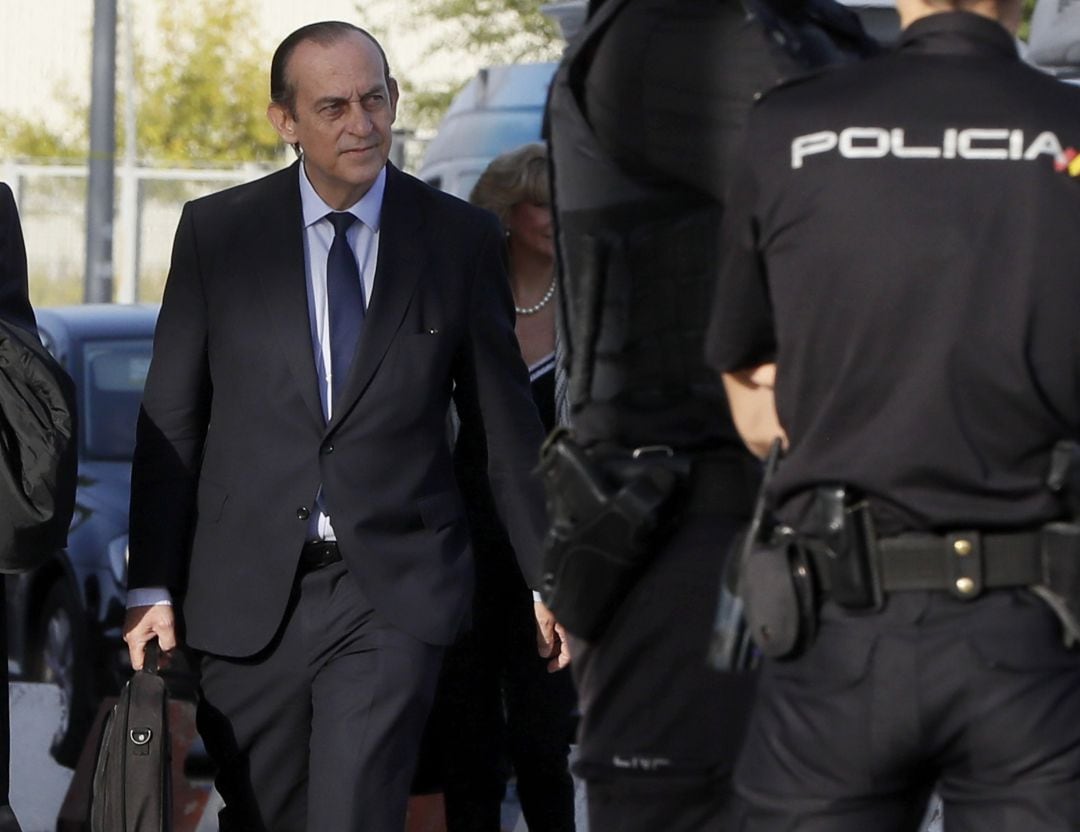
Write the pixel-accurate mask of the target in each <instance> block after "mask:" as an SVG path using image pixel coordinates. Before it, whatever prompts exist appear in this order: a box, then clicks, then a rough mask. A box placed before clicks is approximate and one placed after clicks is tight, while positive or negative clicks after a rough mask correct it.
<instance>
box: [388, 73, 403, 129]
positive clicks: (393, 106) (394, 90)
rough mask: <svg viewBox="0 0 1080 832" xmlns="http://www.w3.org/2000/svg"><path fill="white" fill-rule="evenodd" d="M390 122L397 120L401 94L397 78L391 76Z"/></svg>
mask: <svg viewBox="0 0 1080 832" xmlns="http://www.w3.org/2000/svg"><path fill="white" fill-rule="evenodd" d="M389 92H390V123H391V124H393V123H394V122H395V121H396V120H397V103H398V97H399V95H400V94H401V93H400V91H399V90H398V85H397V78H394V77H391V78H390V90H389Z"/></svg>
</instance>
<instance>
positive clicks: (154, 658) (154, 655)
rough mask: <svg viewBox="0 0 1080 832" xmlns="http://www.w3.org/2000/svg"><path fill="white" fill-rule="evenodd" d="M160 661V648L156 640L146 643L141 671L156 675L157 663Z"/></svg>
mask: <svg viewBox="0 0 1080 832" xmlns="http://www.w3.org/2000/svg"><path fill="white" fill-rule="evenodd" d="M160 660H161V647H160V646H159V645H158V640H157V639H156V638H152V639H150V641H148V642H146V653H145V654H144V656H143V670H145V671H146V672H147V673H157V672H158V663H159V662H160Z"/></svg>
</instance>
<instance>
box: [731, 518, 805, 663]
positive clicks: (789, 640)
mask: <svg viewBox="0 0 1080 832" xmlns="http://www.w3.org/2000/svg"><path fill="white" fill-rule="evenodd" d="M737 594H738V596H739V597H740V598H741V599H742V601H743V604H744V606H745V615H746V623H747V627H748V629H749V631H750V637H751V638H752V639H753V641H754V644H756V645H757V647H758V649H759V650H760V651H761V653H762V655H765V656H768V657H769V658H771V659H793V658H796V657H797V656H798V655H799V654H800V653H802V651H803V650H804V649H806V647H808V646H809V645H810V643H811V642H812V641H813V639H814V636H815V634H816V633H817V590H816V585H815V582H814V571H813V569H812V568H811V562H810V557H809V552H808V551H807V549H806V548H805V546H804V545H803V544H802V543H800V542H799V540H798V539H797V538H796V536H795V534H794V533H793V532H792V531H791V530H790V529H786V528H784V527H780V528H778V529H776V530H775V531H774V532H773V533H772V534H771V535H770V536H769V538H768V539H767V540H764V541H758V542H756V543H753V544H752V545H751V547H750V549H749V552H748V554H747V557H746V559H745V561H744V562H743V564H742V568H741V570H740V572H739V577H738V592H737Z"/></svg>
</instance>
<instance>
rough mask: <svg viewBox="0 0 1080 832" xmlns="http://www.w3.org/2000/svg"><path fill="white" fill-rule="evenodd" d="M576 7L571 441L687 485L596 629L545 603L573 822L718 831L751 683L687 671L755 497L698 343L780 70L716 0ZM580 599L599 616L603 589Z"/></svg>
mask: <svg viewBox="0 0 1080 832" xmlns="http://www.w3.org/2000/svg"><path fill="white" fill-rule="evenodd" d="M597 8H598V11H596V9H597ZM594 11H595V13H594V14H593V15H592V16H591V18H590V20H589V23H588V24H587V27H586V30H585V31H584V32H583V33H582V34H581V35H580V36H579V37H578V38H577V40H576V41H575V43H574V45H573V46H572V47H571V49H570V50H569V51H568V53H567V55H566V57H565V59H564V61H563V64H562V66H561V67H560V69H559V71H558V73H557V74H556V78H555V81H554V83H553V85H552V94H551V101H550V105H549V111H548V115H549V134H550V135H549V138H550V140H551V148H552V159H553V168H554V199H555V207H556V220H557V227H558V241H559V251H560V265H561V281H562V282H561V283H560V287H561V290H560V296H559V301H560V325H561V326H562V332H563V339H562V342H563V344H564V345H565V346H566V348H567V349H566V359H567V366H568V370H569V391H568V399H569V403H570V408H571V420H572V424H573V430H574V441H576V443H578V445H579V446H580V447H581V448H583V449H585V451H586V452H587V456H588V459H589V460H590V462H591V463H592V464H594V465H595V466H596V467H597V468H598V469H599V470H600V471H601V472H602V475H601V479H603V480H605V481H607V482H616V483H618V484H621V483H622V482H624V481H625V480H623V479H621V477H623V476H627V477H629V476H632V475H630V474H626V472H627V471H628V470H630V469H632V470H634V471H636V472H637V473H639V474H640V473H641V472H642V471H648V470H650V467H652V468H653V470H662V469H664V468H665V466H669V465H670V466H673V467H675V468H679V467H682V470H683V472H684V475H685V476H684V477H683V478H682V480H681V482H680V483H679V485H678V486H677V487H676V488H675V490H674V493H673V494H672V495H670V497H669V499H668V501H667V503H665V505H664V506H663V508H662V509H661V510H659V511H658V512H657V514H658V517H659V524H660V526H661V529H660V530H659V531H658V532H657V533H656V536H655V537H654V538H653V540H652V543H651V545H650V546H649V547H648V551H647V553H646V554H645V557H644V565H643V566H642V567H641V568H642V571H641V572H640V574H638V575H637V576H636V578H637V579H636V581H635V582H634V583H633V585H632V586H631V587H630V588H629V589H628V590H627V591H626V594H625V595H624V596H620V597H619V598H618V599H617V600H618V602H619V603H618V605H617V608H616V610H615V612H614V613H613V614H612V615H611V617H610V620H608V621H606V622H605V623H606V627H605V628H604V629H603V631H602V633H600V634H598V635H590V636H589V637H588V638H581V637H580V636H581V635H582V632H581V631H578V632H575V631H574V629H573V627H572V626H571V621H572V620H573V619H572V617H565V618H564V615H563V614H564V613H566V612H567V610H566V608H565V607H561V606H560V605H559V601H558V598H559V596H558V594H556V595H555V596H551V595H549V596H548V600H549V601H550V602H551V603H552V607H553V609H554V610H555V612H556V614H557V615H558V616H559V617H560V619H561V620H563V623H564V624H566V625H567V626H568V628H569V629H570V630H571V635H572V636H578V637H575V638H573V639H572V643H571V648H572V649H571V653H572V656H573V662H572V664H571V667H572V669H573V671H574V678H575V682H576V683H577V687H578V693H579V699H580V704H581V712H582V716H581V723H580V732H579V761H578V763H577V767H576V768H577V773H578V774H579V775H580V776H582V777H583V778H584V779H585V780H586V782H587V792H588V805H589V818H590V827H591V828H592V829H594V830H597V831H598V832H599V830H616V829H618V830H621V831H623V832H633V830H649V831H650V832H653V830H658V829H663V830H665V831H666V832H677V831H678V830H688V831H689V830H693V832H703V830H710V829H720V828H724V827H723V826H722V823H723V818H724V817H725V813H726V811H727V805H726V804H727V801H728V798H729V796H730V795H729V788H728V783H729V779H730V774H731V770H732V766H733V762H734V757H735V753H736V750H737V748H738V746H739V744H740V742H741V737H742V734H743V731H744V728H745V721H746V718H747V715H748V706H749V701H750V695H751V693H752V688H753V679H752V678H751V677H749V676H747V675H743V674H734V673H721V672H717V671H714V670H712V669H710V668H708V667H707V666H706V658H705V657H706V654H707V647H708V640H709V636H710V631H711V624H712V620H713V616H714V611H715V608H716V600H717V588H718V586H719V581H720V572H721V568H722V566H723V561H724V555H725V553H726V549H727V548H728V545H729V543H730V541H731V539H732V536H733V534H734V532H735V531H736V530H737V529H738V528H739V526H740V525H741V524H742V523H743V522H744V520H745V517H746V515H747V514H748V512H749V508H750V505H751V503H752V501H753V496H754V493H755V491H756V488H757V483H758V480H759V465H758V463H757V462H756V460H754V459H753V458H752V457H751V456H750V454H749V453H748V452H747V450H746V449H745V447H744V446H743V444H742V442H741V440H740V439H739V437H738V435H737V434H736V432H735V430H734V426H733V425H732V423H731V419H730V416H729V414H728V411H727V406H726V402H725V399H724V395H723V390H722V387H721V385H720V383H719V379H718V378H717V376H716V375H715V373H714V372H712V370H711V369H710V368H709V367H708V366H707V365H706V363H705V360H704V349H703V343H704V331H705V326H706V323H707V317H708V312H709V308H710V304H709V298H710V293H711V290H712V284H713V282H714V279H715V269H716V267H717V265H718V263H719V228H720V219H721V215H722V212H723V204H724V199H723V197H724V193H725V191H726V189H727V187H728V186H729V184H730V164H731V160H732V156H733V153H734V148H735V146H736V145H737V136H738V131H739V129H740V128H741V126H742V124H743V122H744V120H745V116H746V113H747V112H748V111H749V108H750V104H751V102H752V99H753V96H754V94H755V93H756V92H758V91H760V90H763V89H766V88H768V87H769V86H771V85H772V84H773V83H775V82H776V80H778V78H779V77H780V70H778V68H777V63H776V61H775V58H776V56H774V55H772V54H771V52H770V49H769V47H768V45H767V43H766V39H765V38H764V37H763V34H762V31H761V29H760V28H758V27H757V25H756V24H754V23H753V22H751V21H750V20H749V19H748V18H747V15H746V12H745V11H744V8H743V5H742V4H741V3H739V2H736V1H734V0H727V2H714V1H713V0H708V2H703V1H702V0H605V2H604V3H603V6H602V7H597V6H594ZM841 12H842V10H841ZM849 22H851V21H850V20H849ZM853 28H854V31H855V34H856V36H857V35H858V34H859V33H860V31H861V30H859V27H858V25H857V23H855V24H854V27H853ZM787 65H788V66H791V65H792V64H790V63H789V64H787ZM643 476H647V474H646V475H643ZM554 490H555V491H556V492H558V491H559V488H558V486H556V487H555V489H554ZM563 496H564V497H565V492H564V494H563ZM566 502H569V503H571V505H569V507H568V509H567V511H568V513H570V514H575V515H580V514H581V513H582V512H581V511H580V508H581V507H580V506H575V505H572V502H573V501H572V500H571V499H567V500H566ZM627 503H633V504H634V505H636V503H634V501H631V500H628V501H627ZM632 507H633V506H631V508H632ZM558 513H559V512H558V511H556V515H558ZM617 513H618V512H616V514H617ZM579 519H580V518H579ZM609 540H610V538H609ZM601 545H603V541H601ZM623 555H625V552H623V551H619V550H618V548H617V547H615V550H614V551H612V552H611V557H612V560H613V561H618V560H620V558H621V557H622V556H623ZM571 559H573V558H571ZM584 583H585V584H586V585H585V586H583V587H578V588H577V589H578V590H580V592H581V594H582V595H584V596H585V602H586V604H589V603H594V604H596V606H597V607H599V606H601V605H600V602H599V600H598V596H600V595H602V594H603V593H604V591H605V590H606V589H607V588H608V587H609V584H607V582H606V581H605V580H604V578H603V577H600V578H598V579H596V580H591V581H586V582H584Z"/></svg>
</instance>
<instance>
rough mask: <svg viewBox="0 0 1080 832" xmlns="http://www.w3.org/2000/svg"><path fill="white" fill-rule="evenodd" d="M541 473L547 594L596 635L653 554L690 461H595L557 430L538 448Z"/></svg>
mask: <svg viewBox="0 0 1080 832" xmlns="http://www.w3.org/2000/svg"><path fill="white" fill-rule="evenodd" d="M540 472H541V474H542V475H543V481H544V490H545V492H546V495H547V509H548V518H549V523H550V527H549V529H548V533H547V537H546V538H545V540H544V584H543V587H542V588H541V595H542V596H543V598H544V603H545V604H547V606H548V607H549V608H550V609H551V611H552V612H554V613H555V615H556V617H557V618H558V619H559V623H560V624H562V625H563V626H564V627H565V628H566V629H567V630H568V631H569V632H571V633H573V634H574V635H576V636H578V637H579V638H583V639H586V640H595V639H596V638H598V637H599V636H600V635H602V634H603V632H604V629H605V628H606V627H607V625H608V623H609V621H610V620H611V617H612V615H613V614H614V612H615V610H616V609H617V608H618V606H619V604H620V603H621V602H622V600H623V598H625V597H626V594H627V592H628V591H629V590H630V588H631V587H632V586H633V584H634V582H635V581H636V580H637V579H638V577H639V576H640V574H641V572H642V570H643V569H644V568H645V566H646V565H647V564H648V562H649V559H650V557H651V555H652V553H653V552H654V551H655V548H656V545H657V543H658V535H659V533H660V531H661V530H662V525H663V524H662V522H661V521H662V516H663V513H662V509H663V508H664V506H665V504H666V503H667V502H668V500H669V498H670V497H671V496H672V494H673V493H674V492H675V489H676V486H677V485H678V484H679V483H680V482H681V481H682V480H683V479H685V478H686V477H687V476H688V475H689V462H688V461H682V460H677V459H675V458H663V457H661V458H657V457H655V456H651V455H637V454H627V455H625V456H622V457H619V458H614V457H613V458H612V459H610V460H609V459H596V458H593V457H592V456H590V455H589V454H587V453H586V452H585V450H584V449H583V448H582V447H581V446H580V445H578V444H577V443H576V442H575V441H574V439H573V437H572V436H571V434H570V433H569V431H567V430H566V429H565V428H559V429H556V430H555V431H554V432H553V433H552V434H551V436H550V437H548V439H547V441H546V442H545V443H544V445H543V447H542V448H541V449H540Z"/></svg>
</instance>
